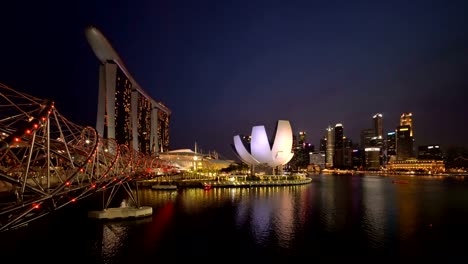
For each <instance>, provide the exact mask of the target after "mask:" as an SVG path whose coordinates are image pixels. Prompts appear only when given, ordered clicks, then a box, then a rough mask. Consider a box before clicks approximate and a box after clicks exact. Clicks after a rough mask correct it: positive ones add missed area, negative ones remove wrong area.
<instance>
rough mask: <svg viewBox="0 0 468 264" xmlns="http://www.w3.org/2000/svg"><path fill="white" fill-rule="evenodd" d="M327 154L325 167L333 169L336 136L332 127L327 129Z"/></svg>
mask: <svg viewBox="0 0 468 264" xmlns="http://www.w3.org/2000/svg"><path fill="white" fill-rule="evenodd" d="M326 137H327V152H326V153H325V166H326V167H327V168H332V167H333V156H334V155H335V134H334V131H333V128H332V127H331V126H328V127H327V135H326Z"/></svg>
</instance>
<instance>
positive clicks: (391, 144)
mask: <svg viewBox="0 0 468 264" xmlns="http://www.w3.org/2000/svg"><path fill="white" fill-rule="evenodd" d="M386 145H387V146H386V147H387V161H393V160H395V159H396V132H394V131H393V132H388V133H387V140H386Z"/></svg>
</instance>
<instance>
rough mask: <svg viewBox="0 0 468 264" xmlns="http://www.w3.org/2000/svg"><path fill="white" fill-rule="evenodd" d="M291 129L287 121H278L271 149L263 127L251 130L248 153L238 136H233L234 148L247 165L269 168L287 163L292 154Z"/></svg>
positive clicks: (255, 127)
mask: <svg viewBox="0 0 468 264" xmlns="http://www.w3.org/2000/svg"><path fill="white" fill-rule="evenodd" d="M292 143H293V137H292V129H291V125H290V123H289V121H287V120H278V123H277V125H276V133H275V137H274V138H273V147H271V146H270V142H269V140H268V136H267V133H266V130H265V126H254V127H253V128H252V134H251V140H250V151H251V153H249V152H248V150H247V149H246V147H245V146H244V144H243V142H242V140H241V138H240V136H239V135H236V136H234V147H235V150H236V152H237V154H238V155H239V157H240V158H241V159H242V161H243V162H245V163H247V164H249V165H256V164H259V163H266V164H268V165H269V166H271V167H276V166H279V165H284V164H286V163H288V162H289V161H290V160H291V159H292V157H293V156H294V153H292Z"/></svg>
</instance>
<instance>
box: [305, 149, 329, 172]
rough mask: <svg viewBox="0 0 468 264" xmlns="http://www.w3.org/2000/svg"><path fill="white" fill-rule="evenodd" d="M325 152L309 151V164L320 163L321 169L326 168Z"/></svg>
mask: <svg viewBox="0 0 468 264" xmlns="http://www.w3.org/2000/svg"><path fill="white" fill-rule="evenodd" d="M325 156H326V155H325V152H322V151H319V152H310V153H309V164H312V165H318V166H319V167H320V169H324V168H325Z"/></svg>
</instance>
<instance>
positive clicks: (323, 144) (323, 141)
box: [319, 136, 327, 153]
mask: <svg viewBox="0 0 468 264" xmlns="http://www.w3.org/2000/svg"><path fill="white" fill-rule="evenodd" d="M319 151H321V152H323V153H325V152H327V136H324V137H323V138H321V139H320V147H319Z"/></svg>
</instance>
